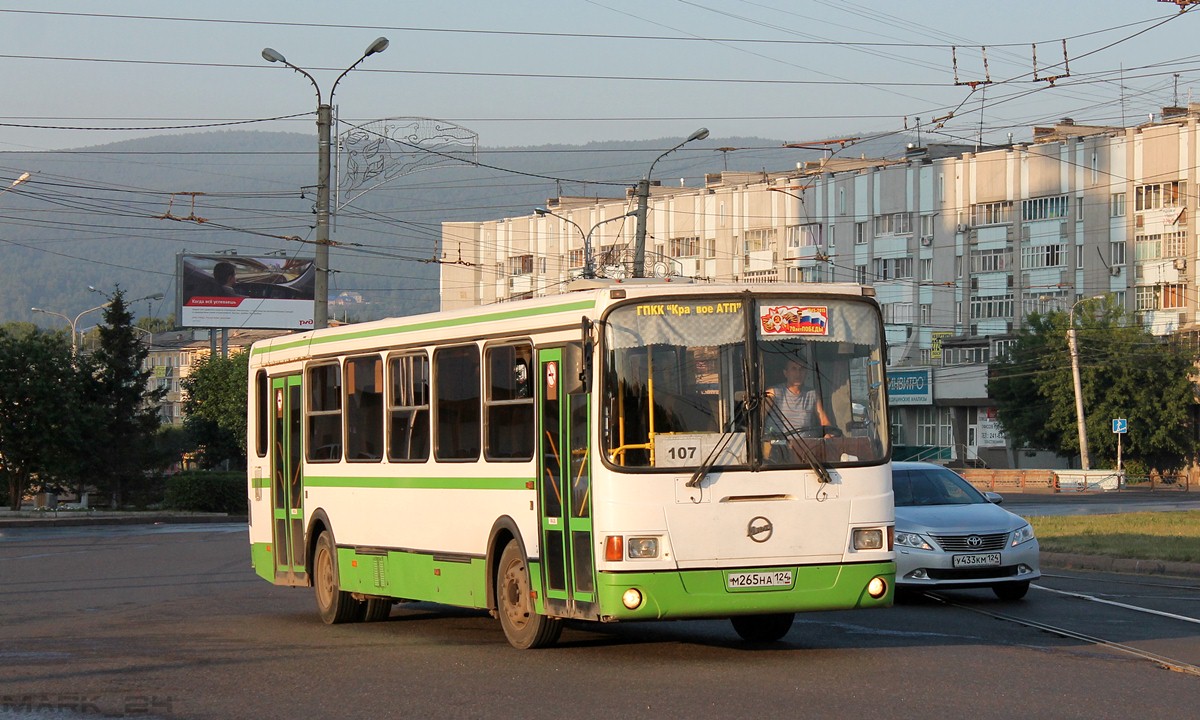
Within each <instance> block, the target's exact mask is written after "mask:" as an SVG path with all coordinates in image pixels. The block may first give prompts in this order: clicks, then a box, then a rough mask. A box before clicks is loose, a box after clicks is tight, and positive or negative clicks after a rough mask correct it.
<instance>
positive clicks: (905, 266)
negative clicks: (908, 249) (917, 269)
mask: <svg viewBox="0 0 1200 720" xmlns="http://www.w3.org/2000/svg"><path fill="white" fill-rule="evenodd" d="M871 270H872V273H873V274H874V275H875V279H876V280H897V279H901V278H911V277H912V276H913V259H912V258H911V257H899V258H875V259H874V260H872V261H871Z"/></svg>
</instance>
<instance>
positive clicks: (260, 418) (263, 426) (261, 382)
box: [254, 370, 271, 457]
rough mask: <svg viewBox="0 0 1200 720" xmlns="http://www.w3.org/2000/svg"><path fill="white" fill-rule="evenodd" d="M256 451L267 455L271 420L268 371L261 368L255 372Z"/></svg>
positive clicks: (261, 455)
mask: <svg viewBox="0 0 1200 720" xmlns="http://www.w3.org/2000/svg"><path fill="white" fill-rule="evenodd" d="M254 408H255V410H254V451H255V452H256V453H258V456H259V457H266V456H267V428H268V427H270V420H271V392H270V387H269V385H268V383H267V373H266V371H265V370H259V371H258V372H257V373H255V374H254Z"/></svg>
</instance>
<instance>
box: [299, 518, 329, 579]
mask: <svg viewBox="0 0 1200 720" xmlns="http://www.w3.org/2000/svg"><path fill="white" fill-rule="evenodd" d="M326 531H328V532H329V534H330V536H331V537H332V536H334V535H333V523H331V522H329V516H328V515H326V514H325V511H324V510H322V509H320V508H318V509H317V510H315V511H313V514H312V517H311V518H309V520H308V532H306V533H305V534H304V571H305V572H306V573H308V585H309V587H312V584H313V556H314V555H315V554H316V552H317V538H319V537H321V533H323V532H326ZM335 547H336V544H335Z"/></svg>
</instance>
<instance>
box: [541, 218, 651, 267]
mask: <svg viewBox="0 0 1200 720" xmlns="http://www.w3.org/2000/svg"><path fill="white" fill-rule="evenodd" d="M533 211H534V212H535V213H537V214H538V215H541V216H546V215H549V216H550V217H556V218H558V219H559V220H564V221H566V222H569V223H571V224H572V225H574V226H575V229H576V230H578V231H579V235H580V236H581V237H582V238H583V276H584V277H585V278H587V279H588V280H591V279H592V278H594V277H596V263H595V261H594V259H593V257H592V233H593V232H595V231H596V228H598V227H600V226H601V225H604V224H605V223H610V222H614V221H616V220H624V219H625V218H627V217H634V216H636V215H637V210H630V211H629V212H627V213H625V214H624V215H617V216H616V217H610V218H608V219H606V220H601V221H600V222H598V223H596V224H595V225H593V226H592V229H591V230H588V231H587V232H584V231H583V228H582V227H580V226H579V223H577V222H575V221H574V220H572V219H571V218H569V217H564V216H562V215H559V214H558V213H553V212H550V211H549V210H547V209H546V208H534V209H533Z"/></svg>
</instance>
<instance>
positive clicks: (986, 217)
mask: <svg viewBox="0 0 1200 720" xmlns="http://www.w3.org/2000/svg"><path fill="white" fill-rule="evenodd" d="M1010 222H1012V203H1011V202H993V203H980V204H978V205H972V206H971V224H972V225H975V226H980V225H1004V224H1006V223H1010Z"/></svg>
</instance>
